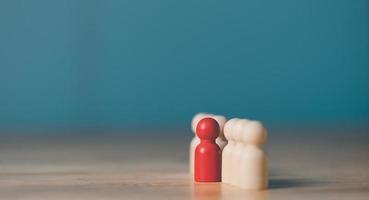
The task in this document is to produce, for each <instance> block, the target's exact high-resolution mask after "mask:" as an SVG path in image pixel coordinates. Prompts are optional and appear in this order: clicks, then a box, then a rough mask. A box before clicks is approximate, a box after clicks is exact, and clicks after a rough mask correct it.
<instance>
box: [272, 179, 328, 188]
mask: <svg viewBox="0 0 369 200" xmlns="http://www.w3.org/2000/svg"><path fill="white" fill-rule="evenodd" d="M322 184H326V182H323V181H316V180H309V179H301V178H299V179H282V178H271V179H270V180H269V189H283V188H294V187H312V186H317V185H322Z"/></svg>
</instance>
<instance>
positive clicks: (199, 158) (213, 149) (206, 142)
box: [195, 118, 222, 182]
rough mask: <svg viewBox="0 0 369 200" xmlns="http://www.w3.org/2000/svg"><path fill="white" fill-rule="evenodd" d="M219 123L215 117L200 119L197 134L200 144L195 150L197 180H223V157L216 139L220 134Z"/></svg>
mask: <svg viewBox="0 0 369 200" xmlns="http://www.w3.org/2000/svg"><path fill="white" fill-rule="evenodd" d="M219 131H220V128H219V124H218V123H217V121H215V120H214V119H213V118H204V119H202V120H200V121H199V122H198V124H197V127H196V134H197V136H198V137H199V138H200V144H199V145H197V147H196V150H195V181H196V182H219V181H221V174H222V173H221V166H222V160H221V159H222V157H221V150H220V148H219V146H218V145H217V144H216V143H215V139H216V138H217V137H218V136H219Z"/></svg>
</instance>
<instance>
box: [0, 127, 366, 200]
mask: <svg viewBox="0 0 369 200" xmlns="http://www.w3.org/2000/svg"><path fill="white" fill-rule="evenodd" d="M163 132H165V133H163ZM125 133H128V134H131V136H125V135H123V134H125ZM132 135H133V136H132ZM192 137H193V133H192V132H191V130H190V129H188V130H186V131H183V130H180V129H179V130H176V129H173V130H171V131H168V130H166V131H152V130H146V131H142V132H134V131H118V132H117V133H116V134H113V133H106V131H105V132H94V133H91V132H86V131H85V132H83V133H73V134H72V133H69V134H59V135H58V134H54V135H46V134H45V135H44V134H37V135H35V134H31V133H29V134H26V133H23V134H21V135H14V134H9V133H6V132H5V133H3V134H2V135H1V141H0V199H49V200H50V199H68V200H72V199H82V198H84V199H160V200H162V199H195V200H208V199H236V200H237V199H250V200H267V199H281V200H285V199H355V200H360V199H365V200H367V199H369V131H368V129H367V128H361V129H358V128H345V129H342V128H340V129H308V128H305V129H277V128H274V129H273V128H269V139H268V144H267V145H266V148H265V149H266V152H267V153H268V156H269V164H270V167H271V170H270V182H269V185H270V189H269V190H266V191H261V192H252V191H245V190H241V189H238V188H236V187H232V186H229V185H227V184H219V183H215V184H193V182H192V179H191V177H189V173H188V163H187V162H188V147H189V143H190V140H191V138H192Z"/></svg>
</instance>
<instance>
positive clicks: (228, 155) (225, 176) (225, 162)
mask: <svg viewBox="0 0 369 200" xmlns="http://www.w3.org/2000/svg"><path fill="white" fill-rule="evenodd" d="M239 120H240V119H238V118H233V119H230V120H229V121H227V123H226V124H225V125H224V136H225V138H226V139H227V140H228V144H227V145H226V146H225V147H224V149H223V152H222V182H224V183H231V172H232V171H231V170H232V169H231V167H232V165H231V162H232V152H233V149H234V147H235V145H236V143H235V140H234V137H233V132H234V131H233V129H234V125H235V124H236V123H237V121H239Z"/></svg>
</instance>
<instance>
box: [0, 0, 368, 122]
mask: <svg viewBox="0 0 369 200" xmlns="http://www.w3.org/2000/svg"><path fill="white" fill-rule="evenodd" d="M199 111H207V112H213V113H220V114H225V115H227V116H240V117H249V118H256V119H259V120H262V121H265V122H267V123H276V124H277V123H281V124H294V123H350V122H355V123H356V122H364V123H366V122H369V1H367V0H298V1H297V0H282V1H273V0H243V1H214V0H211V1H210V0H200V1H199V0H194V1H192V0H187V1H173V0H157V1H151V0H146V1H144V0H135V1H113V0H109V1H97V0H90V1H77V0H70V1H65V0H59V1H50V0H44V1H39V0H28V1H26V0H24V1H20V0H1V1H0V126H1V127H5V126H28V125H36V126H54V125H58V126H59V125H62V126H96V125H97V126H100V125H101V126H130V125H145V126H150V125H182V124H187V123H188V122H189V120H190V119H191V117H192V115H193V114H195V113H196V112H199Z"/></svg>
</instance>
